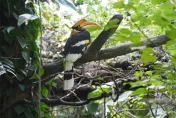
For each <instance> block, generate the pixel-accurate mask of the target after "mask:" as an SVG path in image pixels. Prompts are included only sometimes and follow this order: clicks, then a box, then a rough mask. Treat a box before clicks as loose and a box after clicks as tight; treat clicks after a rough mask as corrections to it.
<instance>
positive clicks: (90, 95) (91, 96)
mask: <svg viewBox="0 0 176 118" xmlns="http://www.w3.org/2000/svg"><path fill="white" fill-rule="evenodd" d="M101 94H102V91H101V90H100V89H96V90H95V91H93V92H90V93H89V94H88V98H93V97H97V96H100V95H101Z"/></svg>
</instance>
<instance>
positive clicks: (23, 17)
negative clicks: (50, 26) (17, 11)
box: [18, 14, 38, 26]
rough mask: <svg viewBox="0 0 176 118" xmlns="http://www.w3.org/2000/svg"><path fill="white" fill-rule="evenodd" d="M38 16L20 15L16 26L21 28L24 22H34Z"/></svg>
mask: <svg viewBox="0 0 176 118" xmlns="http://www.w3.org/2000/svg"><path fill="white" fill-rule="evenodd" d="M37 18H38V16H36V15H32V14H22V15H20V16H19V17H18V26H21V25H22V24H23V23H24V22H27V21H29V20H35V19H37Z"/></svg>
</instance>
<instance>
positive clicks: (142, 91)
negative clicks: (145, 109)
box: [132, 88, 147, 96]
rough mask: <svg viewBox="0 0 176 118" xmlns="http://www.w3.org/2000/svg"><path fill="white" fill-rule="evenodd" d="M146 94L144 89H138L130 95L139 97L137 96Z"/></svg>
mask: <svg viewBox="0 0 176 118" xmlns="http://www.w3.org/2000/svg"><path fill="white" fill-rule="evenodd" d="M146 94H147V90H146V88H139V89H137V90H135V91H133V93H132V95H139V96H143V95H146Z"/></svg>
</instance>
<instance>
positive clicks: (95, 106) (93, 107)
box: [87, 102, 99, 114]
mask: <svg viewBox="0 0 176 118" xmlns="http://www.w3.org/2000/svg"><path fill="white" fill-rule="evenodd" d="M98 106H99V103H95V102H90V103H89V104H88V105H87V108H88V112H89V113H91V114H92V113H95V112H97V110H98Z"/></svg>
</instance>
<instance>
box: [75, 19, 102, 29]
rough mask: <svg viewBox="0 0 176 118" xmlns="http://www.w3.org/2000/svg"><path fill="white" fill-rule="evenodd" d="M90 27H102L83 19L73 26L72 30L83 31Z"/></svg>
mask: <svg viewBox="0 0 176 118" xmlns="http://www.w3.org/2000/svg"><path fill="white" fill-rule="evenodd" d="M90 26H100V25H98V24H97V23H95V22H92V21H88V20H85V19H81V20H79V21H77V22H76V23H75V24H74V25H73V26H72V28H73V29H76V28H82V29H86V28H88V27H90Z"/></svg>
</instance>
